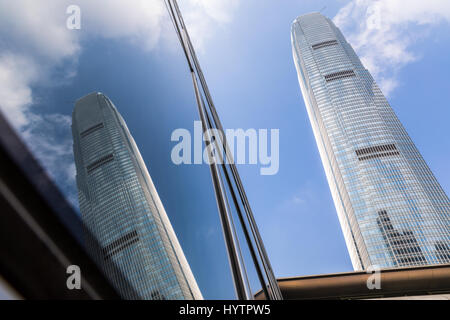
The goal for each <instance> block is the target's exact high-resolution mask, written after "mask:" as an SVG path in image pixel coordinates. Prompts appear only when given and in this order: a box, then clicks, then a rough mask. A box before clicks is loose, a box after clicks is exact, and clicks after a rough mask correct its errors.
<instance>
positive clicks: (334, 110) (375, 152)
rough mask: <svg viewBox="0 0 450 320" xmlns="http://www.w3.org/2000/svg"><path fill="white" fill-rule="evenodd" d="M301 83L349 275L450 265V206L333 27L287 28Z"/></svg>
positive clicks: (309, 19) (326, 23)
mask: <svg viewBox="0 0 450 320" xmlns="http://www.w3.org/2000/svg"><path fill="white" fill-rule="evenodd" d="M291 36H292V49H293V56H294V63H295V66H296V68H297V73H298V78H299V83H300V87H301V91H302V94H303V98H304V101H305V105H306V108H307V112H308V116H309V119H310V122H311V125H312V128H313V132H314V136H315V139H316V142H317V145H318V148H319V152H320V156H321V159H322V163H323V166H324V169H325V173H326V176H327V180H328V183H329V186H330V190H331V193H332V197H333V200H334V203H335V206H336V210H337V212H338V217H339V221H340V224H341V227H342V230H343V233H344V237H345V240H346V244H347V247H348V250H349V253H350V257H351V260H352V263H353V267H354V269H355V270H361V269H367V268H368V267H369V266H375V265H377V266H380V267H383V268H388V267H403V266H414V265H424V264H441V263H450V248H449V246H450V224H449V221H450V201H449V198H448V197H447V195H446V194H445V192H444V191H443V189H442V187H441V186H440V185H439V183H438V182H437V181H436V178H435V177H434V175H433V173H432V172H431V171H430V169H429V167H428V166H427V164H426V163H425V161H424V159H423V158H422V156H421V155H420V153H419V151H418V150H417V148H416V146H415V145H414V143H413V142H412V141H411V139H410V137H409V136H408V134H407V133H406V131H405V129H404V127H403V126H402V124H401V123H400V121H399V119H398V118H397V116H396V115H395V113H394V111H393V110H392V108H391V107H390V105H389V103H388V101H387V100H386V98H385V97H384V96H383V94H382V92H381V91H380V89H379V87H378V86H377V84H376V83H375V81H374V79H373V78H372V76H371V75H370V73H369V71H368V70H367V69H365V68H364V66H363V65H362V63H361V61H360V60H359V58H358V56H357V55H356V53H355V52H354V50H353V49H352V47H351V46H350V44H348V43H347V41H346V40H345V38H344V36H343V35H342V33H341V32H340V30H339V29H338V28H337V27H336V26H335V25H334V23H333V22H332V21H331V20H330V19H328V18H326V17H324V16H323V15H321V14H319V13H311V14H307V15H304V16H300V17H298V18H297V19H296V20H295V21H294V22H293V24H292V34H291Z"/></svg>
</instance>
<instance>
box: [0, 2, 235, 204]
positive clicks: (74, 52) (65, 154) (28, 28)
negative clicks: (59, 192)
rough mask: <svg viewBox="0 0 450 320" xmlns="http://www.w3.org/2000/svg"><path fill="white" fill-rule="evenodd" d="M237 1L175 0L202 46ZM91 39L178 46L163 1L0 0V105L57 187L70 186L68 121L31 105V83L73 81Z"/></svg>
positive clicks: (228, 17)
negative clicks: (73, 26)
mask: <svg viewBox="0 0 450 320" xmlns="http://www.w3.org/2000/svg"><path fill="white" fill-rule="evenodd" d="M181 2H182V4H181ZM237 3H238V0H214V1H210V0H187V1H180V5H182V8H181V9H182V10H183V14H184V16H185V17H186V23H187V25H188V28H189V29H190V31H191V36H192V39H193V41H194V43H195V44H196V45H198V46H199V47H200V46H201V48H204V46H205V43H206V41H207V39H208V38H209V37H211V36H212V35H213V30H214V29H215V28H216V26H218V25H224V24H225V23H228V22H229V21H230V20H231V17H232V11H233V9H234V8H235V7H236V5H237ZM72 4H76V5H78V6H80V8H81V30H69V29H67V28H66V20H67V18H68V17H69V15H68V14H67V13H66V9H67V7H68V6H69V5H72ZM96 37H102V38H108V39H119V40H125V41H129V42H130V43H133V44H134V45H136V46H137V47H139V48H142V49H144V50H154V49H156V48H158V47H161V45H165V46H166V48H167V47H168V46H176V47H174V48H176V49H180V47H179V43H178V42H177V41H176V36H175V31H174V30H173V26H172V24H171V22H170V19H169V16H168V14H167V12H166V8H165V5H164V2H163V0H128V1H124V0H95V1H92V0H74V1H72V0H70V1H69V0H47V1H36V0H14V1H10V0H0V110H2V112H3V113H4V114H5V115H6V117H7V118H8V119H9V120H10V122H11V123H12V124H13V125H14V127H15V128H16V129H17V130H18V131H19V132H20V133H21V136H22V138H24V140H25V142H26V143H27V144H28V145H29V147H30V148H31V149H32V150H33V151H34V153H35V155H36V156H37V157H38V159H39V160H40V161H41V163H42V164H43V165H44V167H45V168H46V169H47V171H48V172H49V173H50V175H51V176H52V177H53V178H55V180H56V181H57V182H58V183H59V184H60V186H62V187H65V186H67V185H68V184H69V185H74V183H73V182H74V177H75V170H74V169H75V167H74V164H73V156H72V140H71V133H70V123H71V119H70V117H69V116H67V115H62V114H59V113H55V114H43V113H42V112H41V110H37V109H36V108H34V107H33V106H34V105H35V102H36V100H37V99H39V97H36V96H35V94H34V93H33V90H32V88H33V87H34V86H38V87H45V86H47V87H51V86H55V85H58V84H60V83H67V80H69V81H70V79H71V78H72V77H74V76H75V75H76V66H77V61H78V57H79V54H80V52H81V50H82V45H83V43H84V42H83V41H95V38H96ZM61 69H62V70H63V72H62V73H61ZM69 198H71V201H72V202H74V201H73V197H71V196H70V195H69Z"/></svg>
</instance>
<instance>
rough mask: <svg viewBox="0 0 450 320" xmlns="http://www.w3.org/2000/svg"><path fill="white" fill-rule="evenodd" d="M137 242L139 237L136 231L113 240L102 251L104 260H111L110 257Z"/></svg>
mask: <svg viewBox="0 0 450 320" xmlns="http://www.w3.org/2000/svg"><path fill="white" fill-rule="evenodd" d="M138 241H139V236H138V234H137V231H136V230H133V231H132V232H129V233H127V234H126V235H124V236H122V237H120V238H119V239H117V240H114V241H113V242H112V243H110V244H108V245H107V246H106V247H104V248H103V249H102V252H103V255H104V256H105V260H108V259H109V258H111V256H113V255H115V254H116V253H118V252H120V251H122V250H124V249H125V248H127V247H129V246H131V245H133V244H135V243H137V242H138Z"/></svg>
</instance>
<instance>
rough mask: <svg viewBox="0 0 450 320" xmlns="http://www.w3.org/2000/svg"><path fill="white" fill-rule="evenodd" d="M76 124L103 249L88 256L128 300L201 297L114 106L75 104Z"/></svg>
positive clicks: (91, 224) (81, 190)
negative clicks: (113, 266)
mask: <svg viewBox="0 0 450 320" xmlns="http://www.w3.org/2000/svg"><path fill="white" fill-rule="evenodd" d="M72 118H73V119H72V120H73V121H72V133H73V139H74V156H75V164H76V169H77V186H78V198H79V202H80V210H81V214H82V218H83V222H84V223H85V225H86V227H87V228H88V229H89V230H90V231H91V233H92V234H93V235H94V236H95V237H96V238H97V241H98V243H100V245H101V247H102V249H101V250H97V249H96V248H97V246H96V245H95V244H94V241H90V240H89V238H88V239H86V243H87V246H88V250H89V251H90V252H91V253H93V256H94V258H95V259H96V260H97V262H98V263H99V264H100V265H101V266H102V268H103V270H104V271H105V273H106V274H107V275H108V276H109V278H110V279H111V281H112V283H113V284H114V285H115V287H116V288H117V289H118V290H119V292H120V293H121V294H122V296H123V297H125V298H143V299H201V298H202V296H201V293H200V291H199V289H198V287H197V284H196V281H195V279H194V277H193V275H192V272H191V270H190V268H189V265H188V263H187V261H186V258H185V256H184V253H183V251H182V249H181V246H180V244H179V243H178V240H177V237H176V235H175V233H174V231H173V229H172V226H171V224H170V221H169V219H168V217H167V215H166V212H165V210H164V207H163V205H162V203H161V201H160V199H159V196H158V194H157V192H156V189H155V186H154V185H153V182H152V180H151V178H150V175H149V174H148V171H147V168H146V166H145V163H144V161H143V159H142V157H141V154H140V153H139V150H138V148H137V146H136V143H135V142H134V139H133V137H132V136H131V134H130V132H129V131H128V128H127V125H126V124H125V121H124V120H123V118H122V117H121V115H120V114H119V113H118V112H117V109H116V108H115V106H114V105H113V104H112V102H111V100H109V99H108V98H107V97H106V96H105V95H103V94H101V93H91V94H89V95H87V96H85V97H83V98H81V99H80V100H78V101H77V102H76V105H75V109H74V111H73V115H72ZM111 264H114V265H115V266H117V268H112V267H111ZM117 269H118V270H120V271H121V273H122V274H123V277H124V278H125V281H126V282H127V283H126V284H125V283H124V279H123V277H121V276H119V275H117V274H115V273H116V272H115V271H114V270H117Z"/></svg>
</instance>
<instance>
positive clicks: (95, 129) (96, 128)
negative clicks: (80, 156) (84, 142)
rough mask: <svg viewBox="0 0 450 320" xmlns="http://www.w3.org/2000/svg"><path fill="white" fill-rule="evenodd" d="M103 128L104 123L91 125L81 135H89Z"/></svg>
mask: <svg viewBox="0 0 450 320" xmlns="http://www.w3.org/2000/svg"><path fill="white" fill-rule="evenodd" d="M101 128H103V123H99V124H96V125H94V126H92V127H90V128H89V129H86V130H84V131H83V132H81V133H80V136H81V137H82V138H84V137H86V136H88V135H89V134H91V133H92V132H94V131H97V130H100V129H101Z"/></svg>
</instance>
